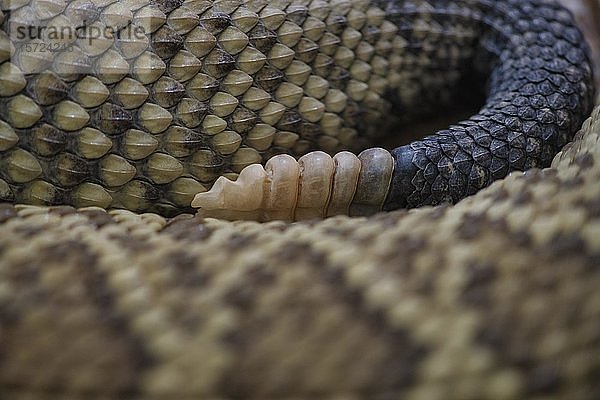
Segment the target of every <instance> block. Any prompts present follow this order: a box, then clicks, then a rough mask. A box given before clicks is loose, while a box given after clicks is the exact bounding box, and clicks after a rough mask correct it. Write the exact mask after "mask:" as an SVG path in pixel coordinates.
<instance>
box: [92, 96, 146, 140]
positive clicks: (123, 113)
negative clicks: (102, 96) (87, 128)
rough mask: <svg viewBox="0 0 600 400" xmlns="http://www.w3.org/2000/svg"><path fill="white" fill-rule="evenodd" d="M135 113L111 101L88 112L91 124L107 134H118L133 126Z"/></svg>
mask: <svg viewBox="0 0 600 400" xmlns="http://www.w3.org/2000/svg"><path fill="white" fill-rule="evenodd" d="M134 115H135V113H134V112H132V111H129V110H126V109H125V108H123V107H121V106H118V105H116V104H113V103H104V104H103V105H102V106H100V107H98V108H97V109H95V110H93V111H91V112H90V117H91V120H90V121H91V125H92V126H94V127H96V128H98V129H99V130H100V131H102V132H104V133H106V134H108V135H118V134H121V133H123V132H125V131H126V130H127V129H129V128H133V121H134Z"/></svg>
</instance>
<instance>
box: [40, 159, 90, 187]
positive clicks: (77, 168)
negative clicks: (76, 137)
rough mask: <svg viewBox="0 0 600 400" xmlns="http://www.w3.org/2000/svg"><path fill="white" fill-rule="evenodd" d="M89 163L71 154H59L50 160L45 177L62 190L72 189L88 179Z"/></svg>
mask: <svg viewBox="0 0 600 400" xmlns="http://www.w3.org/2000/svg"><path fill="white" fill-rule="evenodd" d="M90 170H91V168H90V163H89V162H88V161H86V160H84V159H83V158H80V157H78V156H76V155H74V154H71V153H61V154H59V155H58V156H56V157H53V158H52V159H51V162H50V163H49V164H48V169H47V172H46V176H47V177H48V178H47V179H48V181H50V182H52V183H55V184H57V185H58V186H60V187H62V188H68V187H73V186H75V185H78V184H80V183H82V182H84V181H86V180H88V179H89V178H90V172H91V171H90Z"/></svg>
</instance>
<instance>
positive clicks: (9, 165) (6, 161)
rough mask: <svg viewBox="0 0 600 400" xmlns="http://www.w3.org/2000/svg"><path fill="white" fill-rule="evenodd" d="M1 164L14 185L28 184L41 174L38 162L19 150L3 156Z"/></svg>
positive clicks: (30, 155) (29, 154)
mask: <svg viewBox="0 0 600 400" xmlns="http://www.w3.org/2000/svg"><path fill="white" fill-rule="evenodd" d="M1 162H2V164H3V169H4V170H5V171H6V173H7V175H8V178H9V179H10V180H11V181H12V182H15V183H25V182H30V181H32V180H34V179H35V178H37V177H38V176H40V175H41V174H42V166H41V165H40V163H39V162H38V160H37V159H36V158H35V157H34V156H33V155H32V154H31V153H29V152H28V151H25V150H23V149H20V148H16V149H14V150H11V151H10V152H9V153H6V154H3V155H2V158H1Z"/></svg>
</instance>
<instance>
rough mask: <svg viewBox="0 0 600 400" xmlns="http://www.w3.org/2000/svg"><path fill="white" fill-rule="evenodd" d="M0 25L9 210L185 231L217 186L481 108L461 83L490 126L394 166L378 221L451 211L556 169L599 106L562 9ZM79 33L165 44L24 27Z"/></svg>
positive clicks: (257, 5)
mask: <svg viewBox="0 0 600 400" xmlns="http://www.w3.org/2000/svg"><path fill="white" fill-rule="evenodd" d="M267 3H268V5H267ZM145 4H146V5H145ZM4 9H5V10H7V11H6V13H7V14H6V15H5V18H4V19H5V22H4V24H3V29H4V31H5V32H10V35H7V34H3V35H0V39H1V40H0V42H2V46H1V47H2V48H3V49H4V50H3V51H2V58H3V60H6V59H9V58H10V60H9V61H10V62H8V63H6V62H5V63H4V64H3V67H4V68H3V69H2V70H1V71H0V79H1V80H2V82H3V85H2V87H3V93H2V96H3V97H2V98H1V100H2V105H3V107H2V108H1V109H0V117H1V118H2V121H1V122H2V123H0V131H1V134H0V146H1V147H0V151H1V152H0V197H1V198H2V199H4V200H6V201H11V202H17V203H28V204H42V205H64V204H69V205H73V206H76V207H84V206H100V207H103V208H110V207H116V208H126V209H129V210H133V211H137V212H141V211H156V212H159V213H162V214H165V215H167V214H175V213H178V212H181V211H182V210H186V209H187V210H189V206H190V202H191V200H192V198H193V195H194V194H196V193H198V192H202V191H204V190H206V189H207V188H209V187H210V186H211V185H212V184H213V182H214V181H215V179H216V178H217V177H218V176H220V175H225V176H228V177H231V178H235V177H236V176H237V174H238V173H239V172H240V171H241V170H242V169H243V168H244V167H245V166H247V165H249V164H252V163H257V162H263V161H265V160H266V159H267V158H268V157H269V156H271V155H273V154H276V153H282V152H288V153H291V154H292V155H296V156H297V155H301V154H304V153H306V152H307V151H309V150H311V149H314V148H321V149H324V150H326V151H329V152H333V151H337V150H340V149H344V148H351V149H357V148H361V147H365V146H366V145H369V144H370V145H373V144H374V143H376V142H377V138H378V137H380V136H381V135H384V134H386V133H390V132H393V130H394V125H395V124H397V123H400V122H402V121H405V120H409V119H411V118H414V117H418V116H422V115H427V114H431V113H432V112H434V110H438V109H440V108H443V106H444V105H446V106H447V105H449V104H452V103H455V102H461V101H465V100H469V99H472V98H473V97H477V91H476V90H471V89H467V87H468V86H466V84H465V83H464V81H465V77H477V76H480V77H482V79H481V82H483V81H485V78H486V77H487V78H489V82H488V87H489V89H488V93H487V99H486V101H485V105H484V107H483V108H482V109H481V111H480V112H479V113H478V114H477V115H475V116H473V117H471V118H470V119H468V120H466V121H463V122H461V123H458V124H456V125H453V126H451V127H450V128H449V129H447V130H443V131H440V132H437V133H436V134H435V135H433V136H429V137H426V138H425V139H423V140H421V141H416V142H412V143H410V144H408V145H405V146H402V147H399V148H397V149H395V150H393V151H392V154H393V156H394V159H395V162H394V164H395V165H394V172H393V177H392V182H391V185H390V188H389V192H388V195H387V199H386V201H385V204H384V205H383V208H384V209H386V210H390V209H396V208H401V207H416V206H421V205H425V204H439V203H442V202H451V203H454V202H456V201H458V200H460V199H461V198H463V197H465V196H467V195H470V194H473V193H475V192H476V191H477V190H479V189H481V188H483V187H485V186H487V185H489V184H490V183H491V182H492V181H493V180H496V179H499V178H502V177H504V176H506V175H507V174H508V172H509V171H511V170H526V169H529V168H534V167H546V166H548V165H549V163H550V161H551V160H552V157H553V156H554V155H555V154H556V153H557V152H558V151H559V149H560V148H561V147H562V146H564V145H565V144H566V143H567V142H568V141H569V140H570V139H571V138H572V136H573V135H574V133H575V132H576V131H577V129H579V127H580V126H581V123H582V121H583V119H584V118H585V117H586V116H587V115H589V112H590V111H591V106H592V104H593V101H592V99H593V83H592V71H591V66H590V61H589V57H588V54H587V52H586V50H587V48H586V46H585V44H584V40H583V37H582V35H581V33H580V32H579V30H578V29H577V28H576V27H575V26H574V24H573V21H572V17H571V15H570V13H568V12H567V11H566V10H565V9H563V8H561V7H560V6H559V5H557V4H556V3H554V2H552V1H542V0H532V1H525V2H523V1H516V0H511V1H504V2H497V1H486V0H481V1H433V2H426V1H374V2H372V1H366V0H362V1H332V2H324V1H319V0H310V1H309V0H298V1H293V2H292V1H290V0H279V1H276V2H267V1H262V0H255V1H248V2H242V1H238V0H223V1H216V2H211V1H204V0H189V1H186V2H184V3H182V2H181V1H168V2H167V1H156V2H153V3H151V4H147V2H145V1H130V2H123V3H115V2H114V1H112V0H107V1H99V0H98V1H96V2H92V1H87V0H79V1H76V2H71V3H69V4H68V6H66V7H65V3H62V2H60V1H58V0H57V1H54V0H49V1H46V2H42V1H40V2H32V3H29V2H27V1H23V2H14V3H7V5H6V6H4ZM32 16H38V19H37V20H36V19H35V18H34V17H32ZM32 18H34V19H33V22H32ZM38 20H39V21H38ZM79 20H83V21H84V22H83V26H91V27H97V26H101V27H107V26H108V27H120V26H123V25H126V24H127V23H129V22H130V21H132V22H131V25H130V26H133V27H134V28H135V27H144V28H145V29H146V30H147V31H150V32H152V33H151V34H150V35H149V36H148V37H146V36H144V37H143V39H140V38H138V37H137V36H135V35H133V34H131V35H130V36H127V35H126V34H123V35H122V36H118V37H117V38H115V39H114V40H113V39H112V38H111V39H110V40H109V39H106V38H104V39H95V40H91V39H90V43H92V45H87V43H88V41H86V39H85V37H83V38H79V39H76V38H73V40H72V41H69V40H66V39H65V40H64V41H63V42H60V43H57V44H61V45H67V46H68V47H67V48H68V49H69V51H66V50H65V51H62V52H58V53H57V54H54V55H50V54H52V53H48V52H41V53H35V52H33V53H32V52H31V51H30V49H31V43H30V42H35V38H33V39H32V40H31V41H30V42H20V41H18V40H17V39H18V38H19V32H20V30H19V29H21V28H24V27H30V26H31V25H34V26H37V25H42V26H50V27H53V26H58V27H64V26H67V27H68V26H77V22H78V21H79ZM36 24H37V25H36ZM86 24H87V25H86ZM90 31H91V28H90ZM30 39H31V38H30ZM38 41H39V40H38ZM64 42H66V43H64ZM42 43H43V42H42ZM51 43H52V42H51ZM34 44H35V43H34ZM28 49H29V50H28ZM11 54H12V55H11ZM49 66H51V68H49ZM48 68H49V70H48ZM30 72H33V73H30ZM36 72H37V73H36ZM481 82H480V84H481ZM368 196H369V194H368V193H367V194H365V195H364V196H363V197H368Z"/></svg>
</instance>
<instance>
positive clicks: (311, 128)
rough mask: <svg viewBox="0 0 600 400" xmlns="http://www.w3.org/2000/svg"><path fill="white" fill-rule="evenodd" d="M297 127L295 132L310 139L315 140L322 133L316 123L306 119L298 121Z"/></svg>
mask: <svg viewBox="0 0 600 400" xmlns="http://www.w3.org/2000/svg"><path fill="white" fill-rule="evenodd" d="M297 129H298V130H297V132H298V134H299V135H300V137H301V138H303V139H307V140H311V141H314V140H316V139H317V138H318V137H319V136H320V135H321V134H322V133H323V131H322V130H321V127H320V126H319V125H318V124H315V123H312V122H306V121H302V122H300V124H299V126H298V128H297ZM315 147H316V146H315Z"/></svg>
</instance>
